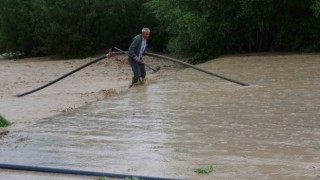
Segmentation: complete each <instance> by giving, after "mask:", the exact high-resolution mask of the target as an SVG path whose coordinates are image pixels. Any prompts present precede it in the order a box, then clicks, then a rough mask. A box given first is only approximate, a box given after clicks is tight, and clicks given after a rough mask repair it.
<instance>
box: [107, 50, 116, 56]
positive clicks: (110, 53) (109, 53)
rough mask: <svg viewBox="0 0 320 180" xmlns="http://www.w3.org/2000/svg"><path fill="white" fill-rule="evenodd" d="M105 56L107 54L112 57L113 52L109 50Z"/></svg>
mask: <svg viewBox="0 0 320 180" xmlns="http://www.w3.org/2000/svg"><path fill="white" fill-rule="evenodd" d="M106 56H107V57H112V56H114V53H113V52H112V51H109V52H108V54H107V55H106Z"/></svg>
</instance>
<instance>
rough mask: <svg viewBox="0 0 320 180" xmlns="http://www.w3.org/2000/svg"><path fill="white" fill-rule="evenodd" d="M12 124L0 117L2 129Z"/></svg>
mask: <svg viewBox="0 0 320 180" xmlns="http://www.w3.org/2000/svg"><path fill="white" fill-rule="evenodd" d="M10 125H11V122H10V121H8V120H6V119H5V118H4V117H3V116H1V115H0V127H7V126H10Z"/></svg>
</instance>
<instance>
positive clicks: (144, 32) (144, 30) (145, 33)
mask: <svg viewBox="0 0 320 180" xmlns="http://www.w3.org/2000/svg"><path fill="white" fill-rule="evenodd" d="M141 35H142V37H143V38H144V39H148V37H149V36H150V29H149V28H147V27H145V28H142V30H141Z"/></svg>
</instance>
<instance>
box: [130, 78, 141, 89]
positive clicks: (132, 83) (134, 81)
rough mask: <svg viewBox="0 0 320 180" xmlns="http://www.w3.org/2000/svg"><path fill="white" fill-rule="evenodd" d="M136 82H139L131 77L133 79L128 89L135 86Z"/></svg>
mask: <svg viewBox="0 0 320 180" xmlns="http://www.w3.org/2000/svg"><path fill="white" fill-rule="evenodd" d="M138 82H139V78H137V77H133V78H132V82H131V84H130V86H129V88H131V87H132V86H133V85H134V84H137V83H138Z"/></svg>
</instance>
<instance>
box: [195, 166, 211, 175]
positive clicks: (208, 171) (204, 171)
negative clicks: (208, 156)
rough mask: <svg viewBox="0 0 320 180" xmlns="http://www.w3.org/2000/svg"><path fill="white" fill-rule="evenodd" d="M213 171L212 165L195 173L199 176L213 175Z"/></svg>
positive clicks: (198, 169)
mask: <svg viewBox="0 0 320 180" xmlns="http://www.w3.org/2000/svg"><path fill="white" fill-rule="evenodd" d="M212 171H213V167H212V165H207V166H203V167H200V168H197V169H196V170H194V172H196V173H198V174H208V173H211V172H212Z"/></svg>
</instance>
